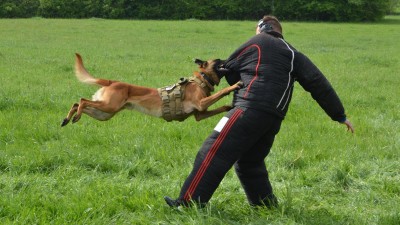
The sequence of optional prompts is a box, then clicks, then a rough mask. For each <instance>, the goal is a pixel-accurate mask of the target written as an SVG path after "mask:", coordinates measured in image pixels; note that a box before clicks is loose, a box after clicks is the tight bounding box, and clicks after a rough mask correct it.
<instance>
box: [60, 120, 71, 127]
mask: <svg viewBox="0 0 400 225" xmlns="http://www.w3.org/2000/svg"><path fill="white" fill-rule="evenodd" d="M68 123H69V119H67V118H65V119H64V120H63V121H62V123H61V126H62V127H63V126H65V125H67V124H68Z"/></svg>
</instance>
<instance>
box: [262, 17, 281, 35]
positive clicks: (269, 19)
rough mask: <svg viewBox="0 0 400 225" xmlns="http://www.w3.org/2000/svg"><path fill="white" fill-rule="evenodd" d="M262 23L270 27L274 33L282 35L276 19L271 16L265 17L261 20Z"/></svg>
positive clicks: (279, 24)
mask: <svg viewBox="0 0 400 225" xmlns="http://www.w3.org/2000/svg"><path fill="white" fill-rule="evenodd" d="M262 20H263V22H264V23H268V24H270V25H271V26H272V30H273V31H276V32H278V33H280V34H283V30H282V26H281V23H280V22H279V20H278V18H276V17H275V16H271V15H266V16H264V17H263V18H262Z"/></svg>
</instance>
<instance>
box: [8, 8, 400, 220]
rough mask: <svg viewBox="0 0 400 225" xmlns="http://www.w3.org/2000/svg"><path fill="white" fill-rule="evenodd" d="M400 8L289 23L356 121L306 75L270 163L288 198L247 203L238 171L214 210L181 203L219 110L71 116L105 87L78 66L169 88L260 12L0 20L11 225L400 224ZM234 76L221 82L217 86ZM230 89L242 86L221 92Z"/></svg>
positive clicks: (248, 28) (239, 39)
mask: <svg viewBox="0 0 400 225" xmlns="http://www.w3.org/2000/svg"><path fill="white" fill-rule="evenodd" d="M399 25H400V16H390V17H387V18H386V19H385V21H383V22H380V23H378V24H362V23H348V24H343V23H340V24H336V23H299V22H284V23H283V26H284V32H285V38H286V40H287V41H289V42H290V43H291V44H293V45H294V46H295V47H296V48H297V49H298V50H301V51H302V52H304V53H305V54H307V55H308V56H309V57H310V58H311V59H312V60H313V61H314V62H315V63H316V64H317V65H318V66H319V67H320V69H321V70H322V71H323V72H324V73H325V75H326V76H327V77H328V79H329V80H330V81H331V83H332V84H333V86H334V87H335V88H336V90H337V92H338V94H339V96H340V97H341V99H342V101H343V103H344V105H345V108H346V110H347V114H348V116H349V118H350V120H351V121H352V122H353V123H354V125H355V128H356V133H355V134H354V135H351V134H350V133H347V132H346V130H345V126H343V125H340V124H337V123H335V122H333V121H331V120H330V119H329V117H327V116H326V115H325V114H324V112H323V111H322V110H321V109H320V108H319V107H318V105H317V104H316V103H315V102H314V101H313V100H312V99H311V97H310V95H309V94H308V93H307V92H305V91H304V90H303V89H302V88H301V86H299V85H297V87H296V90H295V93H294V97H293V101H292V104H291V107H290V110H289V113H288V115H287V118H286V119H285V121H284V123H283V126H282V129H281V132H280V133H279V134H278V136H277V138H276V142H275V144H274V146H273V149H272V151H271V154H270V156H269V157H268V158H267V159H266V163H267V167H268V168H269V170H270V176H271V180H272V184H273V186H274V189H275V192H276V194H277V196H278V198H279V201H280V206H279V208H278V209H275V210H267V209H254V208H251V207H249V206H248V205H247V201H246V198H245V195H244V193H243V190H242V189H241V187H240V184H239V181H238V180H237V178H236V176H235V174H234V172H233V171H230V172H229V173H228V174H227V176H226V178H225V179H224V180H223V182H222V183H221V185H220V187H219V188H218V190H217V191H216V193H215V194H214V196H213V198H212V200H211V202H210V204H209V205H208V206H207V207H206V208H205V209H197V208H190V209H181V210H172V209H170V208H168V207H167V206H166V204H165V203H164V200H163V196H164V195H169V196H173V197H176V196H177V195H178V194H179V189H180V187H181V185H182V183H183V181H184V179H185V178H186V176H187V175H188V173H189V172H190V170H191V166H192V162H193V160H194V157H195V155H196V152H197V150H198V149H199V147H200V146H201V144H202V142H203V141H204V139H205V138H206V137H207V136H208V134H209V133H210V132H211V130H212V129H213V127H214V126H215V124H216V123H217V122H218V120H219V118H220V117H221V116H216V117H213V118H210V119H207V120H204V121H201V122H195V120H194V119H193V118H189V119H188V120H186V121H185V122H183V123H179V122H172V123H167V122H164V121H163V120H161V119H158V118H152V117H149V116H146V115H142V114H140V113H137V112H131V111H123V112H121V113H119V114H118V115H117V116H116V117H114V118H113V119H112V120H110V121H107V122H100V121H95V120H93V119H92V118H89V117H88V116H83V117H82V119H81V121H79V123H76V124H73V125H68V126H66V127H64V128H61V127H60V123H61V121H62V119H63V118H64V117H65V116H66V114H67V112H68V110H69V108H70V106H71V105H72V103H74V102H76V101H77V100H78V99H79V98H80V97H90V96H91V95H92V94H93V93H94V92H95V90H96V87H90V86H87V85H84V84H81V83H79V82H78V81H77V80H76V78H75V77H74V74H73V63H74V53H75V52H79V53H81V54H82V56H83V58H84V60H85V64H86V66H87V68H88V70H89V71H90V72H91V73H92V74H94V75H96V76H97V77H103V78H112V79H118V80H122V81H126V82H130V83H135V84H138V85H143V86H149V87H161V86H164V85H168V84H172V83H174V82H175V81H177V80H178V78H180V77H184V76H190V75H191V73H192V71H195V70H196V65H195V64H194V63H193V62H192V59H193V58H196V57H198V58H201V59H208V58H226V57H227V56H228V55H229V54H230V53H231V52H232V51H234V50H235V49H236V48H237V47H238V46H239V45H240V44H241V43H243V42H244V41H246V40H247V39H248V38H250V37H251V36H252V35H253V33H254V21H197V20H188V21H116V20H102V19H88V20H51V19H40V18H34V19H17V20H7V19H2V20H0V87H1V88H0V223H1V224H14V223H15V224H399V223H400V204H399V202H400V162H399V149H400V129H399V127H400V122H399V121H400V118H399V112H400V107H399V96H400V91H399V86H400V79H399V71H400V53H399V49H400V42H399V41H398V40H400V33H399V32H398V27H399ZM226 85H227V84H226V82H225V81H223V82H222V83H221V85H220V87H219V88H222V87H225V86H226ZM230 101H231V96H230V97H228V98H225V99H223V100H222V101H220V102H219V103H218V104H221V105H222V104H226V103H229V102H230Z"/></svg>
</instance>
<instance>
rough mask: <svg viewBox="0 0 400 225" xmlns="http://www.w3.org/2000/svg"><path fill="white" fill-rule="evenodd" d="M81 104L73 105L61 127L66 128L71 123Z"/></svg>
mask: <svg viewBox="0 0 400 225" xmlns="http://www.w3.org/2000/svg"><path fill="white" fill-rule="evenodd" d="M78 107H79V104H78V103H75V104H73V105H72V107H71V109H70V110H69V112H68V115H67V117H65V119H64V120H63V122H62V123H61V126H62V127H63V126H65V125H67V124H68V123H69V121H70V120H71V118H72V116H73V115H74V114H75V113H76V111H77V110H78Z"/></svg>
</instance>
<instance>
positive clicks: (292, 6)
mask: <svg viewBox="0 0 400 225" xmlns="http://www.w3.org/2000/svg"><path fill="white" fill-rule="evenodd" d="M399 2H400V0H374V1H370V0H268V1H258V0H220V1H214V0H198V1H188V0H151V1H149V0H85V1H82V0H0V18H29V17H35V16H38V17H45V18H91V17H98V18H113V19H163V20H181V19H191V18H196V19H206V20H255V19H258V18H260V17H262V16H263V15H264V14H274V15H276V16H278V17H279V18H281V19H286V20H302V21H304V20H323V21H376V20H379V19H382V18H383V16H384V15H385V14H387V13H393V12H395V10H396V7H398V5H399Z"/></svg>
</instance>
